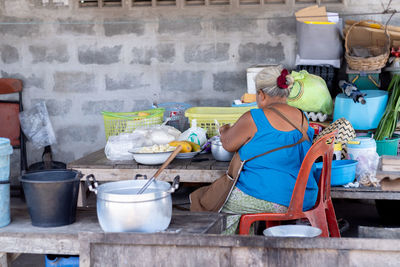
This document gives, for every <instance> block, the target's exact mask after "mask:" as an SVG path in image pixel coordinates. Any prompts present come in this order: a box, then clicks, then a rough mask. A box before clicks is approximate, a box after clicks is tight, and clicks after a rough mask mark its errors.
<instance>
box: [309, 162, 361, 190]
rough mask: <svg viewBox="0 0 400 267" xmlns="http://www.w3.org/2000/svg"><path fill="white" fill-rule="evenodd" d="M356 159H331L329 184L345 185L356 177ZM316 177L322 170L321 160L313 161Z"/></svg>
mask: <svg viewBox="0 0 400 267" xmlns="http://www.w3.org/2000/svg"><path fill="white" fill-rule="evenodd" d="M357 163H358V162H357V161H356V160H334V161H332V170H331V186H339V185H345V184H348V183H351V182H354V179H355V178H356V167H357ZM315 165H316V173H317V176H316V177H318V179H319V177H320V175H321V171H322V162H318V163H315Z"/></svg>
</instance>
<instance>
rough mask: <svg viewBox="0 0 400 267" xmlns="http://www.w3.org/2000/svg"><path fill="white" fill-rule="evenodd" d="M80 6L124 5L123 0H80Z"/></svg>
mask: <svg viewBox="0 0 400 267" xmlns="http://www.w3.org/2000/svg"><path fill="white" fill-rule="evenodd" d="M78 1H79V7H122V0H78Z"/></svg>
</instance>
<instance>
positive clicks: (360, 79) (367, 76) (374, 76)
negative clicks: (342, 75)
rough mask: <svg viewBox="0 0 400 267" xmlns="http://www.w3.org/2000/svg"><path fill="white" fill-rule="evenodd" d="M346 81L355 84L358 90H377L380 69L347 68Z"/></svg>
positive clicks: (379, 83) (379, 81)
mask: <svg viewBox="0 0 400 267" xmlns="http://www.w3.org/2000/svg"><path fill="white" fill-rule="evenodd" d="M346 74H347V76H348V81H349V82H351V83H353V84H354V85H355V86H357V88H358V90H379V89H380V87H381V80H380V78H379V75H380V74H381V70H374V71H360V70H351V69H349V68H347V70H346Z"/></svg>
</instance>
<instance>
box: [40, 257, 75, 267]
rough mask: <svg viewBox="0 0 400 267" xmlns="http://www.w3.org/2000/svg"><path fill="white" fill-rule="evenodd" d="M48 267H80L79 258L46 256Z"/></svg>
mask: <svg viewBox="0 0 400 267" xmlns="http://www.w3.org/2000/svg"><path fill="white" fill-rule="evenodd" d="M45 266H46V267H79V257H78V256H66V255H46V256H45Z"/></svg>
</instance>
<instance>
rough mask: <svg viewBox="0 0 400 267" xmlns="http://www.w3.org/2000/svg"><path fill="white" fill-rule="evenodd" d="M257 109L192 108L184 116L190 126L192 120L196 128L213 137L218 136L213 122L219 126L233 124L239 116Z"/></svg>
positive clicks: (251, 107)
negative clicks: (194, 121) (195, 123)
mask: <svg viewBox="0 0 400 267" xmlns="http://www.w3.org/2000/svg"><path fill="white" fill-rule="evenodd" d="M253 108H257V106H250V107H193V108H189V109H187V110H186V112H185V116H186V117H187V118H188V119H189V122H190V126H192V120H193V119H196V121H197V126H198V127H200V128H203V129H204V130H206V131H207V136H208V137H213V136H215V135H217V134H218V129H217V126H216V125H215V120H217V121H218V123H219V125H220V126H222V125H225V124H234V123H235V122H236V121H237V120H238V119H239V118H240V116H242V115H243V114H244V113H245V112H246V111H249V110H250V109H253Z"/></svg>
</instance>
